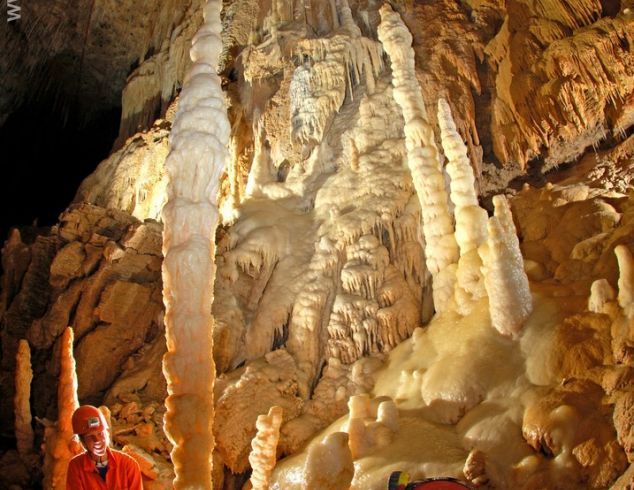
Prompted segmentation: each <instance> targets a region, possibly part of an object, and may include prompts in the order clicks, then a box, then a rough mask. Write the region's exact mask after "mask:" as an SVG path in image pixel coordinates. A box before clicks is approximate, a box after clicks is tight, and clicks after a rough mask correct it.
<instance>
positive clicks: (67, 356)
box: [44, 327, 82, 490]
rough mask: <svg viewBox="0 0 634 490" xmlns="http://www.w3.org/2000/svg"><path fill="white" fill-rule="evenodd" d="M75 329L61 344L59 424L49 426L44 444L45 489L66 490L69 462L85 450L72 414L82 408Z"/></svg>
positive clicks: (69, 329) (58, 390)
mask: <svg viewBox="0 0 634 490" xmlns="http://www.w3.org/2000/svg"><path fill="white" fill-rule="evenodd" d="M73 340H74V334H73V329H72V328H70V327H68V328H66V330H65V331H64V333H63V334H62V338H61V343H60V370H59V381H58V386H57V411H58V415H57V425H56V426H53V425H51V426H48V427H46V431H45V434H44V441H45V446H46V454H45V456H44V488H46V489H47V490H48V489H53V488H66V472H67V470H68V462H69V461H70V460H71V459H72V458H73V457H74V456H75V455H76V454H79V453H80V452H81V451H82V448H81V446H80V444H79V442H78V441H77V440H76V439H75V437H74V434H73V423H72V418H73V412H74V411H75V410H77V408H78V407H79V401H78V399H77V374H76V372H75V358H74V357H73Z"/></svg>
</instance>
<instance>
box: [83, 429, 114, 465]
mask: <svg viewBox="0 0 634 490" xmlns="http://www.w3.org/2000/svg"><path fill="white" fill-rule="evenodd" d="M81 440H82V442H83V443H84V446H86V450H87V451H88V452H89V453H90V455H91V456H92V457H93V458H94V459H97V458H102V457H103V456H105V455H106V449H107V448H108V442H109V441H108V431H107V430H102V431H100V432H93V433H91V434H86V435H85V436H83V437H82V438H81Z"/></svg>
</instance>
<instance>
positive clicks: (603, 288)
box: [588, 279, 616, 313]
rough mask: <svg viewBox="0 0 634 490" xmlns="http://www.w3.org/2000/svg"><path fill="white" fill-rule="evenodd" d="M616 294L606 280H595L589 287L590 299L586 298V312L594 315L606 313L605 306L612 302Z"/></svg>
mask: <svg viewBox="0 0 634 490" xmlns="http://www.w3.org/2000/svg"><path fill="white" fill-rule="evenodd" d="M615 298H616V294H615V293H614V289H612V286H610V283H609V282H608V281H607V280H606V279H597V280H596V281H594V282H593V283H592V286H590V298H588V311H592V312H594V313H607V312H608V311H609V309H608V308H607V304H608V303H610V302H611V301H614V299H615Z"/></svg>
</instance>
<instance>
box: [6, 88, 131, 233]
mask: <svg viewBox="0 0 634 490" xmlns="http://www.w3.org/2000/svg"><path fill="white" fill-rule="evenodd" d="M91 116H92V117H91V118H90V120H88V121H86V120H85V119H84V118H83V117H82V113H81V112H80V111H79V110H74V111H73V110H71V111H69V112H64V111H60V110H59V108H58V107H56V105H55V104H54V101H53V100H51V99H50V98H38V99H31V100H27V101H26V102H25V103H24V104H22V106H21V107H20V108H18V109H17V110H16V111H14V112H13V113H12V114H11V115H10V116H9V117H8V118H7V120H6V122H5V124H4V125H3V126H2V127H1V128H0V148H1V149H2V161H3V165H2V169H1V170H0V176H1V177H0V182H1V185H0V196H1V197H0V206H1V209H2V217H1V221H0V236H1V237H2V239H1V242H2V243H4V240H6V238H7V236H8V232H9V229H10V228H12V227H20V226H30V225H33V224H34V223H36V224H37V225H38V226H51V225H53V224H55V223H56V222H57V221H58V217H59V215H60V213H61V212H62V211H63V210H64V209H66V207H67V206H68V205H69V204H70V202H71V201H72V199H73V198H74V196H75V193H76V192H77V189H78V187H79V184H80V183H81V181H82V180H83V179H84V178H85V177H87V176H88V175H89V174H90V173H91V172H92V171H94V170H95V168H96V167H97V165H98V163H99V162H100V161H101V160H103V159H104V158H106V157H107V156H108V154H109V153H110V149H111V147H112V143H113V141H114V140H115V138H116V136H117V134H118V130H119V122H120V118H121V107H113V108H110V109H106V110H102V111H101V112H98V113H94V114H91Z"/></svg>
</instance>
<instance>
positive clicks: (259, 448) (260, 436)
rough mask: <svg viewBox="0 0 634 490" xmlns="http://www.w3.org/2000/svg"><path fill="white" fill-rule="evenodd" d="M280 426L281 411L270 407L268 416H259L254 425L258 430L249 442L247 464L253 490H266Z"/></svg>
mask: <svg viewBox="0 0 634 490" xmlns="http://www.w3.org/2000/svg"><path fill="white" fill-rule="evenodd" d="M281 424H282V409H281V408H280V407H271V409H270V410H269V413H268V415H260V416H259V417H258V420H257V422H256V423H255V426H256V428H257V429H258V433H257V435H256V436H255V437H254V438H253V441H251V448H252V450H251V454H249V464H250V465H251V468H252V470H253V472H252V473H251V479H250V481H251V485H252V486H253V489H254V490H268V488H269V478H270V476H271V471H273V468H275V463H276V461H277V441H278V440H279V437H280V425H281Z"/></svg>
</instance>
